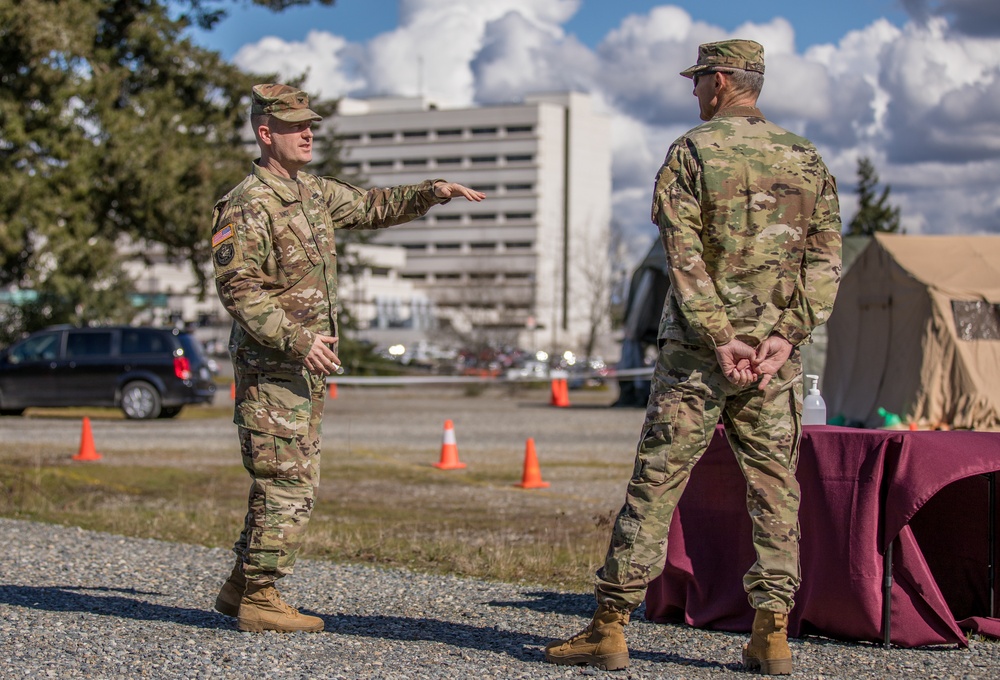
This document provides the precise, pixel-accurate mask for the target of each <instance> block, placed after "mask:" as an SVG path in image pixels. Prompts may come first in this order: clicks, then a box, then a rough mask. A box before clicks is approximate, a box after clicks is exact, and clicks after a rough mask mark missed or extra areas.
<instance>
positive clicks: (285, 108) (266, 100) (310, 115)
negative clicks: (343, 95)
mask: <svg viewBox="0 0 1000 680" xmlns="http://www.w3.org/2000/svg"><path fill="white" fill-rule="evenodd" d="M264 114H268V115H271V116H274V117H275V118H277V119H278V120H283V121H285V122H287V123H300V122H302V121H304V120H323V116H321V115H319V114H318V113H316V112H315V111H313V110H312V109H310V108H309V95H307V94H306V93H305V92H303V91H302V90H296V89H295V88H294V87H291V86H290V85H281V84H279V83H265V84H262V85H254V86H253V105H252V106H251V107H250V115H252V116H259V115H264Z"/></svg>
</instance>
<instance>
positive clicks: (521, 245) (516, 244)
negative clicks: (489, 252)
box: [503, 241, 532, 250]
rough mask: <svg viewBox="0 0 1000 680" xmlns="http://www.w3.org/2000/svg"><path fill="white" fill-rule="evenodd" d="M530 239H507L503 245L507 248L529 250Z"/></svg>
mask: <svg viewBox="0 0 1000 680" xmlns="http://www.w3.org/2000/svg"><path fill="white" fill-rule="evenodd" d="M531 246H532V243H531V241H507V242H506V243H504V244H503V247H504V248H506V249H507V250H531Z"/></svg>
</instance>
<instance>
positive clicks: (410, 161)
mask: <svg viewBox="0 0 1000 680" xmlns="http://www.w3.org/2000/svg"><path fill="white" fill-rule="evenodd" d="M403 167H404V168H426V167H427V159H426V158H404V159H403Z"/></svg>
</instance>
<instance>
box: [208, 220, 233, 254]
mask: <svg viewBox="0 0 1000 680" xmlns="http://www.w3.org/2000/svg"><path fill="white" fill-rule="evenodd" d="M232 237H233V224H232V222H230V223H229V224H227V225H226V226H224V227H223V228H222V229H219V230H218V231H216V232H215V233H214V234H212V248H217V247H218V246H219V245H220V244H221V243H222V242H223V241H225V240H226V239H228V238H232Z"/></svg>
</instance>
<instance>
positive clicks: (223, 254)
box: [215, 243, 236, 267]
mask: <svg viewBox="0 0 1000 680" xmlns="http://www.w3.org/2000/svg"><path fill="white" fill-rule="evenodd" d="M235 255H236V249H235V248H234V247H233V244H232V243H227V244H225V245H223V246H222V247H221V248H219V249H218V250H216V251H215V261H216V262H218V263H219V264H220V265H221V266H223V267H225V266H226V265H227V264H229V263H230V262H232V261H233V257H234V256H235Z"/></svg>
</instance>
